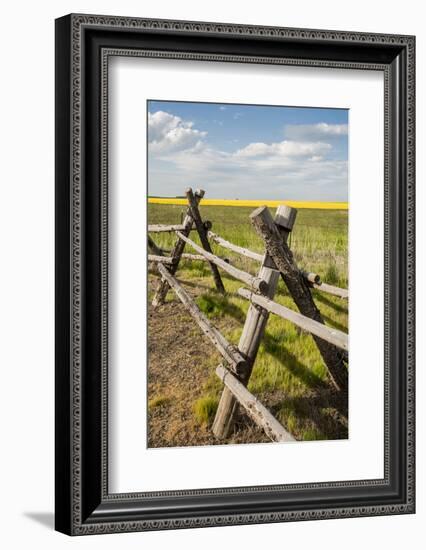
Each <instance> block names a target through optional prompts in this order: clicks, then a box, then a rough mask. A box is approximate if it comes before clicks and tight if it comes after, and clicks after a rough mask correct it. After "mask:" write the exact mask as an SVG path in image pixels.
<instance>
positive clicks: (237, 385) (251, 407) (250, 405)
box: [216, 365, 295, 442]
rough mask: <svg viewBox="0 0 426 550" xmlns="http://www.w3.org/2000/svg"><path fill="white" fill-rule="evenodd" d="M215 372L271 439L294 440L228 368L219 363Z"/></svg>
mask: <svg viewBox="0 0 426 550" xmlns="http://www.w3.org/2000/svg"><path fill="white" fill-rule="evenodd" d="M216 374H217V375H218V376H219V378H220V379H221V380H222V382H223V383H224V384H225V386H226V387H227V388H228V389H229V391H230V392H231V393H232V395H233V396H234V397H235V399H236V400H237V401H238V403H239V404H240V405H242V406H243V407H244V409H245V410H246V411H247V413H248V415H249V416H250V417H251V418H252V419H253V420H254V421H255V422H256V424H257V425H258V426H261V427H262V428H263V429H264V430H265V433H266V435H267V436H268V437H269V438H270V439H272V441H286V442H288V441H295V438H294V437H293V436H292V435H291V434H290V433H289V432H288V431H287V430H286V429H285V428H284V426H282V425H281V424H280V423H279V422H278V420H277V419H276V418H275V417H274V416H273V415H272V414H271V413H270V412H269V411H268V409H267V408H266V407H265V406H264V405H262V403H261V402H260V401H259V400H258V399H257V398H256V397H255V396H254V395H253V394H252V393H250V392H249V391H248V389H247V388H246V387H245V386H244V384H242V383H241V382H240V381H239V380H238V378H237V377H236V376H234V375H233V374H232V372H230V371H229V370H228V369H226V368H224V367H223V366H222V365H219V366H218V367H217V368H216Z"/></svg>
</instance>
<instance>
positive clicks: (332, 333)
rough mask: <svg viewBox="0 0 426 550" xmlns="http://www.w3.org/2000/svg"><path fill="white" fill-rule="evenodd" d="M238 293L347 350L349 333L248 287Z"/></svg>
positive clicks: (240, 289)
mask: <svg viewBox="0 0 426 550" xmlns="http://www.w3.org/2000/svg"><path fill="white" fill-rule="evenodd" d="M238 294H239V295H240V296H242V297H243V298H246V300H249V301H250V302H251V303H252V304H257V305H259V306H262V307H263V308H265V309H267V310H268V311H269V312H270V313H274V314H275V315H278V316H279V317H282V318H283V319H286V320H287V321H291V322H292V323H293V324H294V325H296V326H298V327H300V328H301V329H303V330H306V331H307V332H310V333H311V334H315V336H318V337H319V338H321V339H322V340H325V341H326V342H329V343H330V344H333V345H334V346H337V347H338V348H340V349H344V350H345V351H347V350H348V335H347V334H345V333H344V332H341V331H340V330H337V329H333V328H329V327H327V326H325V325H323V324H322V323H318V321H314V320H313V319H309V317H305V315H302V314H301V313H297V311H293V310H292V309H289V308H288V307H285V306H283V305H281V304H277V302H274V301H272V300H270V299H269V298H266V297H265V296H259V295H258V294H254V293H253V292H250V290H247V289H246V288H239V289H238Z"/></svg>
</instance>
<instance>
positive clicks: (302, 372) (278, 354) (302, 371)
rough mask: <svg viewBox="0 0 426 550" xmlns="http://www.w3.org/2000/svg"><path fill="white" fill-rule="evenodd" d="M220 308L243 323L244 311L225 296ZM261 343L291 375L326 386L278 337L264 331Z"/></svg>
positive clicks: (316, 384) (313, 386)
mask: <svg viewBox="0 0 426 550" xmlns="http://www.w3.org/2000/svg"><path fill="white" fill-rule="evenodd" d="M220 309H221V311H222V312H223V313H225V314H227V315H229V316H230V317H233V318H234V319H236V320H237V321H239V322H240V323H241V324H243V323H244V321H245V319H246V313H245V312H244V311H243V310H242V309H241V308H240V307H238V306H236V305H235V304H232V303H230V302H229V300H227V298H226V296H225V297H223V296H222V297H221V303H220ZM262 343H263V346H264V349H265V351H266V352H267V353H269V355H272V356H273V357H274V359H276V360H277V361H278V362H279V363H280V364H281V365H282V366H283V367H285V368H286V369H288V370H289V371H290V372H291V374H292V375H293V376H295V377H297V378H299V380H301V381H302V382H303V383H304V384H305V385H306V386H307V387H308V388H318V387H321V388H324V387H326V384H325V382H324V381H323V380H322V379H321V378H320V377H319V376H317V375H316V374H315V373H313V372H312V371H311V370H310V369H309V368H308V367H307V366H306V365H304V364H303V363H302V362H300V361H299V360H298V359H297V357H296V356H295V355H294V354H293V353H291V352H290V351H288V349H286V348H285V346H284V345H283V343H282V341H281V340H280V339H277V338H275V337H274V336H272V335H271V334H268V332H265V333H264V335H263V338H262Z"/></svg>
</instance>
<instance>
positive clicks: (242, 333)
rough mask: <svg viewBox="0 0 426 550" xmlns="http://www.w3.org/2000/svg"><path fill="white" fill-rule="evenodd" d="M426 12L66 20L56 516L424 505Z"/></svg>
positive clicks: (214, 522) (183, 516)
mask: <svg viewBox="0 0 426 550" xmlns="http://www.w3.org/2000/svg"><path fill="white" fill-rule="evenodd" d="M414 56H415V38H414V37H413V36H399V35H384V34H366V33H354V32H342V31H325V30H308V29H293V28H278V27H259V26H246V25H235V24H218V23H204V22H189V21H169V20H151V19H149V20H148V19H139V18H128V17H116V16H113V17H110V16H98V15H79V14H76V15H75V14H72V15H67V16H65V17H62V18H60V19H57V20H56V384H55V391H56V447H55V451H56V474H55V475H56V514H55V516H56V529H57V530H58V531H61V532H63V533H66V534H69V535H85V534H99V533H119V532H126V531H145V530H156V529H180V528H189V527H204V526H219V525H238V524H248V523H267V522H285V521H300V520H313V519H328V518H345V517H346V518H348V517H359V516H373V515H385V514H408V513H414V510H415V500H414V493H415V488H414V485H415V481H414V474H415V472H414V178H415V174H414V168H415V159H414V154H415V143H414V139H415V135H414V134H415V112H414V109H415V88H414V85H415V82H414V80H415V74H414V69H415V58H414Z"/></svg>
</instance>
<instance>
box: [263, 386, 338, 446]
mask: <svg viewBox="0 0 426 550" xmlns="http://www.w3.org/2000/svg"><path fill="white" fill-rule="evenodd" d="M271 410H272V412H273V414H274V416H277V417H281V419H282V421H283V422H285V419H286V417H288V416H289V415H293V416H296V417H297V419H298V421H299V423H301V424H302V425H303V421H310V422H311V423H312V424H313V425H314V426H315V427H316V429H317V430H318V432H320V434H321V435H322V436H324V437H323V439H347V437H348V424H347V418H348V401H347V396H346V395H343V394H342V395H340V394H338V393H337V392H335V391H333V390H330V389H322V390H318V391H317V392H316V393H315V394H314V395H310V396H306V397H304V396H302V397H286V398H285V399H284V400H282V401H281V402H279V403H275V404H274V405H273V407H271ZM302 431H303V427H302Z"/></svg>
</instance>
